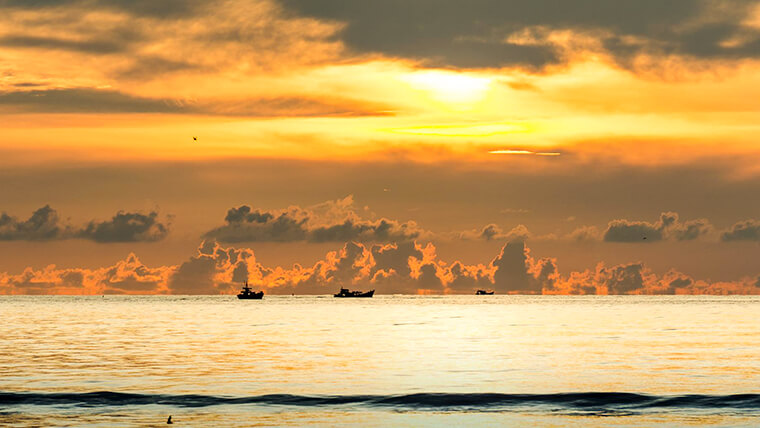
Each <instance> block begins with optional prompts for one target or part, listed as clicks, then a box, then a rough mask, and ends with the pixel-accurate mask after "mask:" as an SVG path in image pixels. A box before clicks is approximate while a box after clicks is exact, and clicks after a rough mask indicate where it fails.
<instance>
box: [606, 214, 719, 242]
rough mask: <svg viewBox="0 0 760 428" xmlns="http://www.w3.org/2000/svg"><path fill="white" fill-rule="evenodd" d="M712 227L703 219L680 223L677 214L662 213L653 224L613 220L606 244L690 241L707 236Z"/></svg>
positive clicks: (609, 226) (607, 232)
mask: <svg viewBox="0 0 760 428" xmlns="http://www.w3.org/2000/svg"><path fill="white" fill-rule="evenodd" d="M711 231H712V225H711V224H710V223H709V222H708V221H707V220H705V219H696V220H689V221H686V222H681V221H680V220H679V218H678V214H677V213H674V212H664V213H662V214H660V219H659V220H658V221H657V222H655V223H649V222H646V221H630V220H625V219H620V220H613V221H611V222H610V223H609V224H608V225H607V230H606V231H605V232H604V240H605V241H607V242H656V241H661V240H664V239H672V240H677V241H690V240H694V239H698V238H700V237H702V236H704V235H707V234H708V233H710V232H711Z"/></svg>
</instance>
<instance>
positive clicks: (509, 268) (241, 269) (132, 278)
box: [0, 241, 760, 294]
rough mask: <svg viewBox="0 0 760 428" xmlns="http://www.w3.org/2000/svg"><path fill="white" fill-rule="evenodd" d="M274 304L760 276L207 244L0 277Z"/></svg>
mask: <svg viewBox="0 0 760 428" xmlns="http://www.w3.org/2000/svg"><path fill="white" fill-rule="evenodd" d="M244 281H248V282H249V284H251V285H252V286H253V287H254V288H258V289H264V290H265V292H266V293H267V294H290V293H298V294H330V293H333V292H335V291H337V289H338V288H341V287H349V288H354V289H363V290H368V289H375V290H376V291H377V293H378V294H393V293H405V294H416V293H423V294H446V293H464V294H472V293H474V292H475V290H477V289H484V288H492V289H494V290H496V291H497V293H500V294H517V293H520V294H760V276H758V277H754V278H742V279H739V280H737V281H732V282H725V281H724V282H709V281H703V280H696V279H693V278H691V277H690V276H688V275H685V274H683V273H680V272H678V271H675V270H670V271H668V272H666V273H665V274H664V275H661V276H658V275H656V274H655V273H653V272H652V271H651V270H650V269H648V268H647V267H646V266H645V265H643V264H642V263H639V262H634V263H624V264H620V265H615V266H606V265H605V264H604V263H599V264H598V265H597V266H596V267H595V268H593V269H588V270H585V271H576V272H570V273H569V274H568V275H566V276H564V275H561V274H560V273H559V269H558V263H557V260H556V259H554V258H547V257H544V258H535V257H533V256H532V255H531V252H530V249H529V248H528V247H527V246H526V245H525V243H523V242H519V241H512V242H509V243H507V244H506V245H504V246H503V247H502V249H501V251H500V252H499V254H498V255H497V256H496V257H494V259H493V260H492V261H491V262H490V263H489V264H487V265H486V264H476V265H468V264H465V263H462V262H461V261H454V262H452V263H447V262H445V261H443V260H440V259H439V258H438V256H437V254H436V249H435V246H434V245H433V244H427V245H424V246H423V245H421V244H419V243H416V242H412V241H405V242H400V243H394V244H373V245H367V244H363V243H358V242H348V243H346V244H345V245H343V247H342V248H340V249H339V250H337V251H330V252H328V253H327V254H326V255H325V257H324V258H323V259H322V260H319V261H317V262H316V263H315V264H314V265H312V266H310V267H304V266H301V265H298V264H296V265H293V266H292V267H290V268H287V267H282V266H276V267H266V266H263V265H262V264H261V263H259V262H258V261H257V259H256V257H255V254H254V252H253V250H252V249H250V248H233V247H224V246H222V245H220V244H219V243H217V242H214V241H205V242H203V243H201V245H200V246H199V247H198V250H197V252H196V254H195V255H193V256H192V257H190V258H188V259H187V260H186V261H184V262H182V263H180V264H179V265H174V266H159V267H155V268H151V267H148V266H145V265H144V264H143V263H142V262H140V260H139V259H138V258H137V256H136V255H134V254H130V255H128V256H127V258H126V259H124V260H121V261H119V262H117V263H116V264H114V265H113V266H109V267H104V268H98V269H81V268H69V269H59V268H56V267H55V266H54V265H50V266H47V267H45V268H43V269H40V270H35V269H32V268H27V269H25V270H24V271H23V272H22V273H20V274H17V275H12V274H8V273H0V294H108V293H112V294H116V293H118V294H121V293H125V294H166V293H171V294H233V293H234V292H236V290H237V289H238V288H239V287H240V285H241V284H242V283H243V282H244Z"/></svg>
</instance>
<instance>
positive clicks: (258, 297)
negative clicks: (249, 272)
mask: <svg viewBox="0 0 760 428" xmlns="http://www.w3.org/2000/svg"><path fill="white" fill-rule="evenodd" d="M237 298H238V299H240V300H261V299H263V298H264V292H263V291H260V292H258V293H251V294H238V295H237Z"/></svg>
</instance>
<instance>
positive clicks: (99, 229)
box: [0, 205, 169, 243]
mask: <svg viewBox="0 0 760 428" xmlns="http://www.w3.org/2000/svg"><path fill="white" fill-rule="evenodd" d="M168 233H169V226H168V223H166V222H161V221H160V220H159V219H158V212H156V211H151V212H149V213H148V214H142V213H137V212H135V213H131V212H124V211H120V212H118V213H117V214H116V215H114V216H113V217H112V218H111V219H110V220H106V221H94V220H93V221H90V222H89V223H88V224H86V225H84V226H81V227H77V226H73V225H71V224H69V223H68V222H66V221H63V220H61V219H60V216H59V215H58V212H57V211H56V210H54V209H53V208H51V207H50V206H49V205H45V206H44V207H42V208H39V209H37V210H36V211H34V213H32V215H31V216H30V217H29V218H28V219H27V220H19V219H18V218H16V217H12V216H10V215H8V214H7V213H2V214H1V215H0V241H52V240H61V239H73V238H79V239H87V240H92V241H95V242H100V243H106V242H152V241H159V240H161V239H163V238H165V237H166V235H167V234H168Z"/></svg>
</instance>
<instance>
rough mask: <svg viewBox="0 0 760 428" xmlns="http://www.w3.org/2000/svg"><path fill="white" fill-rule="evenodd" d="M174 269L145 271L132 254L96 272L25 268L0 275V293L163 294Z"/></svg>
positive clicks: (143, 266)
mask: <svg viewBox="0 0 760 428" xmlns="http://www.w3.org/2000/svg"><path fill="white" fill-rule="evenodd" d="M174 269H175V268H174V267H166V266H162V267H157V268H149V267H147V266H145V265H144V264H143V263H142V262H141V261H140V260H139V259H138V258H137V256H136V255H134V254H129V255H128V256H127V258H126V259H124V260H121V261H119V262H117V263H116V264H114V265H113V266H109V267H104V268H99V269H83V268H69V269H66V268H57V267H56V266H55V265H49V266H47V267H45V268H43V269H40V270H34V269H32V268H27V269H25V270H24V271H23V272H22V273H20V274H18V275H11V274H8V273H0V294H85V295H94V294H135V293H137V294H164V293H166V292H167V291H168V290H167V287H166V284H167V280H168V278H169V276H170V275H171V274H172V273H173V271H174Z"/></svg>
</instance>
